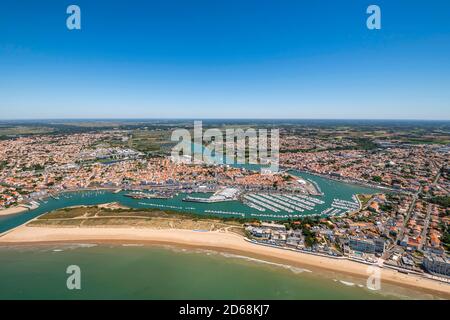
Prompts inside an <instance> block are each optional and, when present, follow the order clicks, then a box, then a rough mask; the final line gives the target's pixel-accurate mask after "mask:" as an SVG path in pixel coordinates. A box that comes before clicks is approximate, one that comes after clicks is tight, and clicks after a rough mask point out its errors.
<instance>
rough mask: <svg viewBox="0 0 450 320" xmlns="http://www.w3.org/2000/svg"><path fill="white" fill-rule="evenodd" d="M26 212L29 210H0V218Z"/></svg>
mask: <svg viewBox="0 0 450 320" xmlns="http://www.w3.org/2000/svg"><path fill="white" fill-rule="evenodd" d="M27 211H29V209H28V208H25V207H21V206H16V207H11V208H8V209H2V210H0V217H2V216H9V215H13V214H17V213H24V212H27Z"/></svg>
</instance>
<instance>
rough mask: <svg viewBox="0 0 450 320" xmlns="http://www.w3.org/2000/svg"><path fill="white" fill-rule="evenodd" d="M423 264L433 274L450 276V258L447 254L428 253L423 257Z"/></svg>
mask: <svg viewBox="0 0 450 320" xmlns="http://www.w3.org/2000/svg"><path fill="white" fill-rule="evenodd" d="M423 266H424V267H425V269H426V270H427V271H428V272H430V273H432V274H438V275H444V276H447V277H449V276H450V260H449V259H448V257H447V256H445V255H444V256H438V255H434V254H430V255H427V256H425V257H424V259H423Z"/></svg>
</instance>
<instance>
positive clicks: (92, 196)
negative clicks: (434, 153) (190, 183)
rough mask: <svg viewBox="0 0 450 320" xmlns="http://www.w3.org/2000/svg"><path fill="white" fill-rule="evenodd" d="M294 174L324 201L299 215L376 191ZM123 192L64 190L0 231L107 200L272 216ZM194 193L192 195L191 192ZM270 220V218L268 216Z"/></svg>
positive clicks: (235, 205)
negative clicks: (311, 184)
mask: <svg viewBox="0 0 450 320" xmlns="http://www.w3.org/2000/svg"><path fill="white" fill-rule="evenodd" d="M292 173H294V174H295V175H298V176H300V177H303V178H305V179H311V180H314V181H316V182H317V184H318V185H319V187H320V189H321V191H322V192H323V193H324V195H323V196H321V197H317V198H319V199H321V200H323V201H325V203H324V204H322V205H317V206H316V207H315V208H314V210H310V211H305V212H302V213H300V215H308V214H317V213H321V212H322V211H323V210H325V209H327V208H329V207H330V205H331V203H332V202H333V199H334V198H338V199H342V200H348V201H352V196H353V195H355V194H358V193H365V194H366V193H376V192H377V190H374V189H370V188H365V187H361V186H357V185H352V184H347V183H343V182H338V181H334V180H330V179H326V178H322V177H319V176H315V175H311V174H307V173H302V172H292ZM125 193H126V192H120V193H117V194H115V193H112V192H109V191H82V192H72V193H65V194H62V195H60V196H59V199H53V198H49V199H47V200H46V201H45V202H41V205H40V207H39V208H38V209H36V210H33V211H29V212H26V213H22V214H16V215H11V216H4V217H0V233H1V232H4V231H7V230H9V229H11V228H14V227H17V226H19V225H21V224H23V223H25V222H27V221H29V220H31V219H33V218H35V217H37V216H39V215H41V214H43V213H46V212H49V211H52V210H56V209H59V208H64V207H69V206H77V205H96V204H102V203H108V202H120V203H121V204H123V205H126V206H129V207H132V208H161V209H167V210H175V211H180V212H190V213H196V214H204V215H217V216H221V217H237V218H241V217H246V218H256V219H260V220H267V219H272V218H266V217H264V216H263V215H261V212H259V211H258V210H256V209H253V208H250V207H248V206H246V205H244V204H242V203H241V202H239V201H229V202H221V203H212V204H209V203H197V202H184V201H182V199H183V198H184V197H186V195H185V194H179V195H178V196H176V197H174V198H172V199H139V200H137V199H132V198H129V197H125V196H124V194H125ZM193 195H194V196H195V194H193ZM209 210H213V211H222V212H224V213H222V214H219V213H211V212H208V211H209ZM273 214H275V215H277V216H279V219H280V220H282V219H285V218H287V217H288V215H289V213H287V212H282V211H281V212H278V213H273ZM272 220H273V219H272Z"/></svg>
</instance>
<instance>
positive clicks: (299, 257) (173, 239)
mask: <svg viewBox="0 0 450 320" xmlns="http://www.w3.org/2000/svg"><path fill="white" fill-rule="evenodd" d="M74 241H91V242H99V243H101V242H120V243H127V242H133V243H136V242H138V243H152V244H176V245H182V246H183V245H184V246H190V247H198V248H205V249H216V250H220V251H230V252H233V253H239V254H242V255H246V256H250V257H258V258H262V259H267V260H272V261H273V260H276V261H277V262H283V263H288V264H291V265H295V266H302V267H312V268H320V269H326V270H329V271H334V272H337V273H344V274H349V275H352V276H355V277H360V278H364V279H367V277H368V273H367V268H368V266H367V265H364V264H361V263H357V262H352V261H348V260H345V259H332V258H327V257H321V256H315V255H310V254H306V253H299V252H293V251H289V250H283V249H278V248H272V247H266V246H262V245H257V244H253V243H250V242H248V241H245V240H244V238H243V237H242V236H239V235H237V234H234V233H230V232H224V231H212V232H202V231H192V230H179V229H164V230H157V229H149V228H124V227H117V228H116V227H95V228H72V227H69V228H63V227H57V228H54V227H29V226H20V227H18V228H16V229H14V230H12V231H10V232H6V233H5V234H3V235H2V236H0V245H10V244H14V245H17V244H30V243H47V242H74ZM381 279H382V280H381V281H382V282H384V281H386V282H389V283H391V284H397V285H401V286H407V287H415V288H417V289H421V290H425V291H430V292H433V291H434V292H439V293H441V294H444V295H445V296H446V297H447V298H448V299H450V285H449V284H446V283H441V282H438V281H433V280H430V279H426V278H423V277H420V276H415V275H411V274H403V273H399V272H397V271H394V270H391V269H387V268H383V269H382V271H381Z"/></svg>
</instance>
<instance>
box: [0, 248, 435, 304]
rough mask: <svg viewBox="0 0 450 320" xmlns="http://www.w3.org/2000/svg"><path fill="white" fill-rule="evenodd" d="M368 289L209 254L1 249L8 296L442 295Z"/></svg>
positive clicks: (0, 293)
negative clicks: (76, 275)
mask: <svg viewBox="0 0 450 320" xmlns="http://www.w3.org/2000/svg"><path fill="white" fill-rule="evenodd" d="M69 265H77V266H79V267H80V270H81V290H68V289H67V287H66V280H67V277H68V274H66V269H67V267H68V266H69ZM311 271H312V272H311ZM341 280H342V281H344V283H343V282H340V281H341ZM364 284H365V280H364V279H362V280H361V279H353V278H350V277H347V276H340V275H334V274H332V273H330V274H324V273H323V272H320V273H319V272H316V271H314V270H307V269H301V268H292V267H288V266H286V265H281V264H273V263H267V262H263V261H260V260H252V259H248V258H245V257H240V256H235V255H230V254H223V253H217V252H213V251H205V250H186V249H180V248H168V247H166V248H160V247H153V246H136V247H134V246H122V245H98V246H95V245H86V244H85V245H81V244H78V245H76V244H71V245H63V244H60V245H41V246H15V247H0V299H394V298H395V299H397V298H414V297H422V298H434V297H433V296H430V295H424V294H421V293H417V292H413V291H411V290H406V289H400V288H395V287H393V288H391V287H389V286H387V285H384V284H383V283H382V290H381V291H376V292H375V291H371V290H368V289H367V288H365V286H364Z"/></svg>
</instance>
